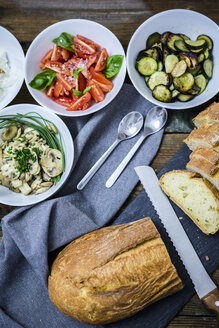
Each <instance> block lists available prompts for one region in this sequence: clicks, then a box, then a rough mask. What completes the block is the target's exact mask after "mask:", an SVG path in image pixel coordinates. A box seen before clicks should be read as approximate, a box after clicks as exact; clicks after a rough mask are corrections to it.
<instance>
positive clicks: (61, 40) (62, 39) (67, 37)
mask: <svg viewBox="0 0 219 328" xmlns="http://www.w3.org/2000/svg"><path fill="white" fill-rule="evenodd" d="M52 42H53V43H55V44H57V45H58V46H60V47H62V48H65V49H67V50H68V51H72V52H74V49H72V47H71V46H72V45H73V44H74V42H73V36H72V35H71V34H68V33H66V32H62V33H61V34H60V36H59V37H58V38H56V39H54V40H52Z"/></svg>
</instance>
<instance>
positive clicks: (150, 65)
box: [138, 57, 157, 76]
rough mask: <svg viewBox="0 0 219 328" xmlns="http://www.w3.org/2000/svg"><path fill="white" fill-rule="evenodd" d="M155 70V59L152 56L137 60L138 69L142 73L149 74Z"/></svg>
mask: <svg viewBox="0 0 219 328" xmlns="http://www.w3.org/2000/svg"><path fill="white" fill-rule="evenodd" d="M156 70H157V61H156V60H155V59H154V58H152V57H144V58H142V59H140V60H139V62H138V71H139V73H140V74H142V75H145V76H147V75H151V74H153V73H154V72H155V71H156Z"/></svg>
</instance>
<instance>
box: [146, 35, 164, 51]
mask: <svg viewBox="0 0 219 328" xmlns="http://www.w3.org/2000/svg"><path fill="white" fill-rule="evenodd" d="M160 37H161V35H160V33H158V32H154V33H152V34H151V35H149V37H148V38H147V42H146V48H147V49H149V48H151V46H152V45H153V44H154V43H155V42H159V41H160Z"/></svg>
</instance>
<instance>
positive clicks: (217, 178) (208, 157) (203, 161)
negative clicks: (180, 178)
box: [186, 147, 219, 191]
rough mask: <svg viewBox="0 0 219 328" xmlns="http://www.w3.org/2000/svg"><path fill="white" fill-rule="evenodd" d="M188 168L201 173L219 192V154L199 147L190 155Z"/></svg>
mask: <svg viewBox="0 0 219 328" xmlns="http://www.w3.org/2000/svg"><path fill="white" fill-rule="evenodd" d="M189 157H190V161H189V162H188V163H187V165H186V168H187V169H188V170H189V171H192V172H196V173H199V174H200V175H201V176H202V177H204V178H205V179H207V180H208V181H209V182H211V183H212V184H213V185H214V186H215V188H216V189H217V190H218V191H219V153H217V152H216V151H214V150H213V149H210V148H206V147H198V148H196V149H195V150H194V151H193V152H192V153H191V154H190V156H189Z"/></svg>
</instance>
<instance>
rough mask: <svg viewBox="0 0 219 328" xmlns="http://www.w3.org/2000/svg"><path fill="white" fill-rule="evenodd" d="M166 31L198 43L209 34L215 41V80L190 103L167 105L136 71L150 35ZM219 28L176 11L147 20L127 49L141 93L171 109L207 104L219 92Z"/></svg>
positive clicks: (199, 16) (193, 14) (130, 71)
mask: <svg viewBox="0 0 219 328" xmlns="http://www.w3.org/2000/svg"><path fill="white" fill-rule="evenodd" d="M165 31H170V32H174V33H184V34H186V35H188V36H189V37H190V38H191V39H193V40H195V39H196V38H197V36H198V35H200V34H207V35H209V36H210V37H211V38H212V40H213V42H214V48H213V56H214V69H213V77H212V79H211V80H210V81H209V83H208V85H207V87H206V89H205V91H204V92H203V93H202V94H201V95H199V96H197V97H194V98H193V99H192V100H190V101H188V102H180V101H176V102H174V103H163V102H160V101H158V100H156V99H155V98H154V97H153V96H152V93H151V91H150V89H149V88H148V87H147V86H146V84H145V81H144V78H143V77H141V76H140V75H139V74H138V72H137V70H136V69H135V60H136V57H137V54H138V52H139V51H140V50H142V49H145V46H146V40H147V38H148V36H149V35H150V34H152V33H154V32H159V33H160V34H162V33H163V32H165ZM218 53H219V27H218V25H217V24H216V23H215V22H213V21H212V20H211V19H209V18H208V17H206V16H204V15H202V14H199V13H197V12H195V11H192V10H185V9H173V10H167V11H164V12H161V13H159V14H156V15H154V16H152V17H150V18H149V19H147V20H146V21H145V22H144V23H143V24H142V25H140V26H139V28H138V29H137V30H136V31H135V33H134V34H133V36H132V38H131V40H130V42H129V45H128V49H127V70H128V74H129V77H130V79H131V81H132V83H133V85H134V86H135V88H136V89H137V90H138V92H139V93H140V94H141V95H142V96H143V97H144V98H146V99H148V100H149V101H151V102H152V103H154V104H156V105H159V106H165V107H166V108H170V109H179V110H180V109H185V108H191V107H195V106H198V105H201V104H203V103H204V102H206V101H208V100H209V99H211V98H212V97H213V96H215V95H216V93H217V92H218V91H219V60H218V58H217V57H218Z"/></svg>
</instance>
